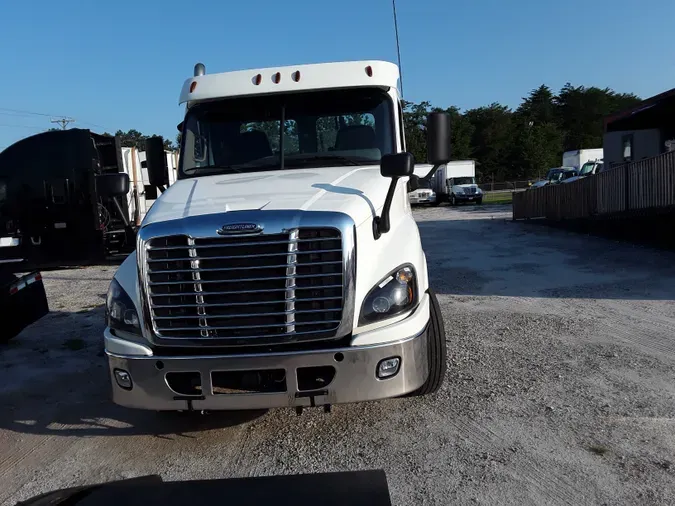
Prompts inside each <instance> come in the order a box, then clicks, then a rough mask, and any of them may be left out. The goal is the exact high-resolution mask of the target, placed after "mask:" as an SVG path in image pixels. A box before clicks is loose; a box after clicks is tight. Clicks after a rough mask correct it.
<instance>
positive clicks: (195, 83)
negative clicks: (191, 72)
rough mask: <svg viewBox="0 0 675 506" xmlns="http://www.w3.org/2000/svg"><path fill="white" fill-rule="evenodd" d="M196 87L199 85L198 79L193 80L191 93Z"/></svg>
mask: <svg viewBox="0 0 675 506" xmlns="http://www.w3.org/2000/svg"><path fill="white" fill-rule="evenodd" d="M196 87H197V81H192V83H190V93H192V92H193V91H195V88H196Z"/></svg>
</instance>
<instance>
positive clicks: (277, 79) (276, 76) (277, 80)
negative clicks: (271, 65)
mask: <svg viewBox="0 0 675 506" xmlns="http://www.w3.org/2000/svg"><path fill="white" fill-rule="evenodd" d="M272 82H273V83H274V84H279V83H280V82H281V72H277V73H276V74H274V75H273V76H272Z"/></svg>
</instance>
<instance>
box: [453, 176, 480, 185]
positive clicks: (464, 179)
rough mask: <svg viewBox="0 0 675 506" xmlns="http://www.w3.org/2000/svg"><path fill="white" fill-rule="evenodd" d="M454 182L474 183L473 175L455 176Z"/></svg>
mask: <svg viewBox="0 0 675 506" xmlns="http://www.w3.org/2000/svg"><path fill="white" fill-rule="evenodd" d="M454 184H476V178H475V177H456V178H455V179H454Z"/></svg>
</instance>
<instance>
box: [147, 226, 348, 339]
mask: <svg viewBox="0 0 675 506" xmlns="http://www.w3.org/2000/svg"><path fill="white" fill-rule="evenodd" d="M145 261H146V273H147V284H146V290H147V296H148V297H147V300H148V302H149V306H150V307H149V309H150V316H151V320H152V326H153V331H154V333H155V334H156V335H157V337H159V338H162V339H199V338H204V339H217V340H219V341H221V340H226V341H227V342H230V343H231V344H246V345H249V344H279V343H285V342H295V341H298V340H304V339H308V338H311V339H322V338H332V337H334V336H335V334H336V331H337V329H338V327H339V326H340V322H341V321H342V311H343V302H344V292H343V290H344V279H343V271H344V269H343V254H342V237H341V233H340V231H339V230H338V229H334V228H298V229H293V230H290V231H289V232H288V233H281V234H266V235H260V236H247V237H246V236H244V237H241V236H240V237H214V238H191V237H189V236H187V235H172V236H165V237H154V238H152V239H150V240H148V241H147V242H146V244H145Z"/></svg>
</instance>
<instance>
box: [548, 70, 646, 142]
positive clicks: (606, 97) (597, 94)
mask: <svg viewBox="0 0 675 506" xmlns="http://www.w3.org/2000/svg"><path fill="white" fill-rule="evenodd" d="M639 102H640V99H639V98H638V97H637V96H635V95H632V94H625V93H616V92H614V91H612V90H610V89H609V88H605V89H600V88H596V87H590V88H586V87H584V86H572V85H571V84H570V83H567V84H566V85H565V86H563V88H562V89H561V90H560V93H558V96H557V97H556V98H555V105H556V109H557V111H558V118H559V124H560V128H561V130H562V131H563V132H564V140H563V149H564V150H565V151H568V150H573V149H586V148H598V147H601V146H602V137H603V129H604V124H603V120H604V118H605V117H606V116H608V115H610V114H613V113H615V112H619V111H621V110H623V109H627V108H629V107H632V106H634V105H635V104H637V103H639Z"/></svg>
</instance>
